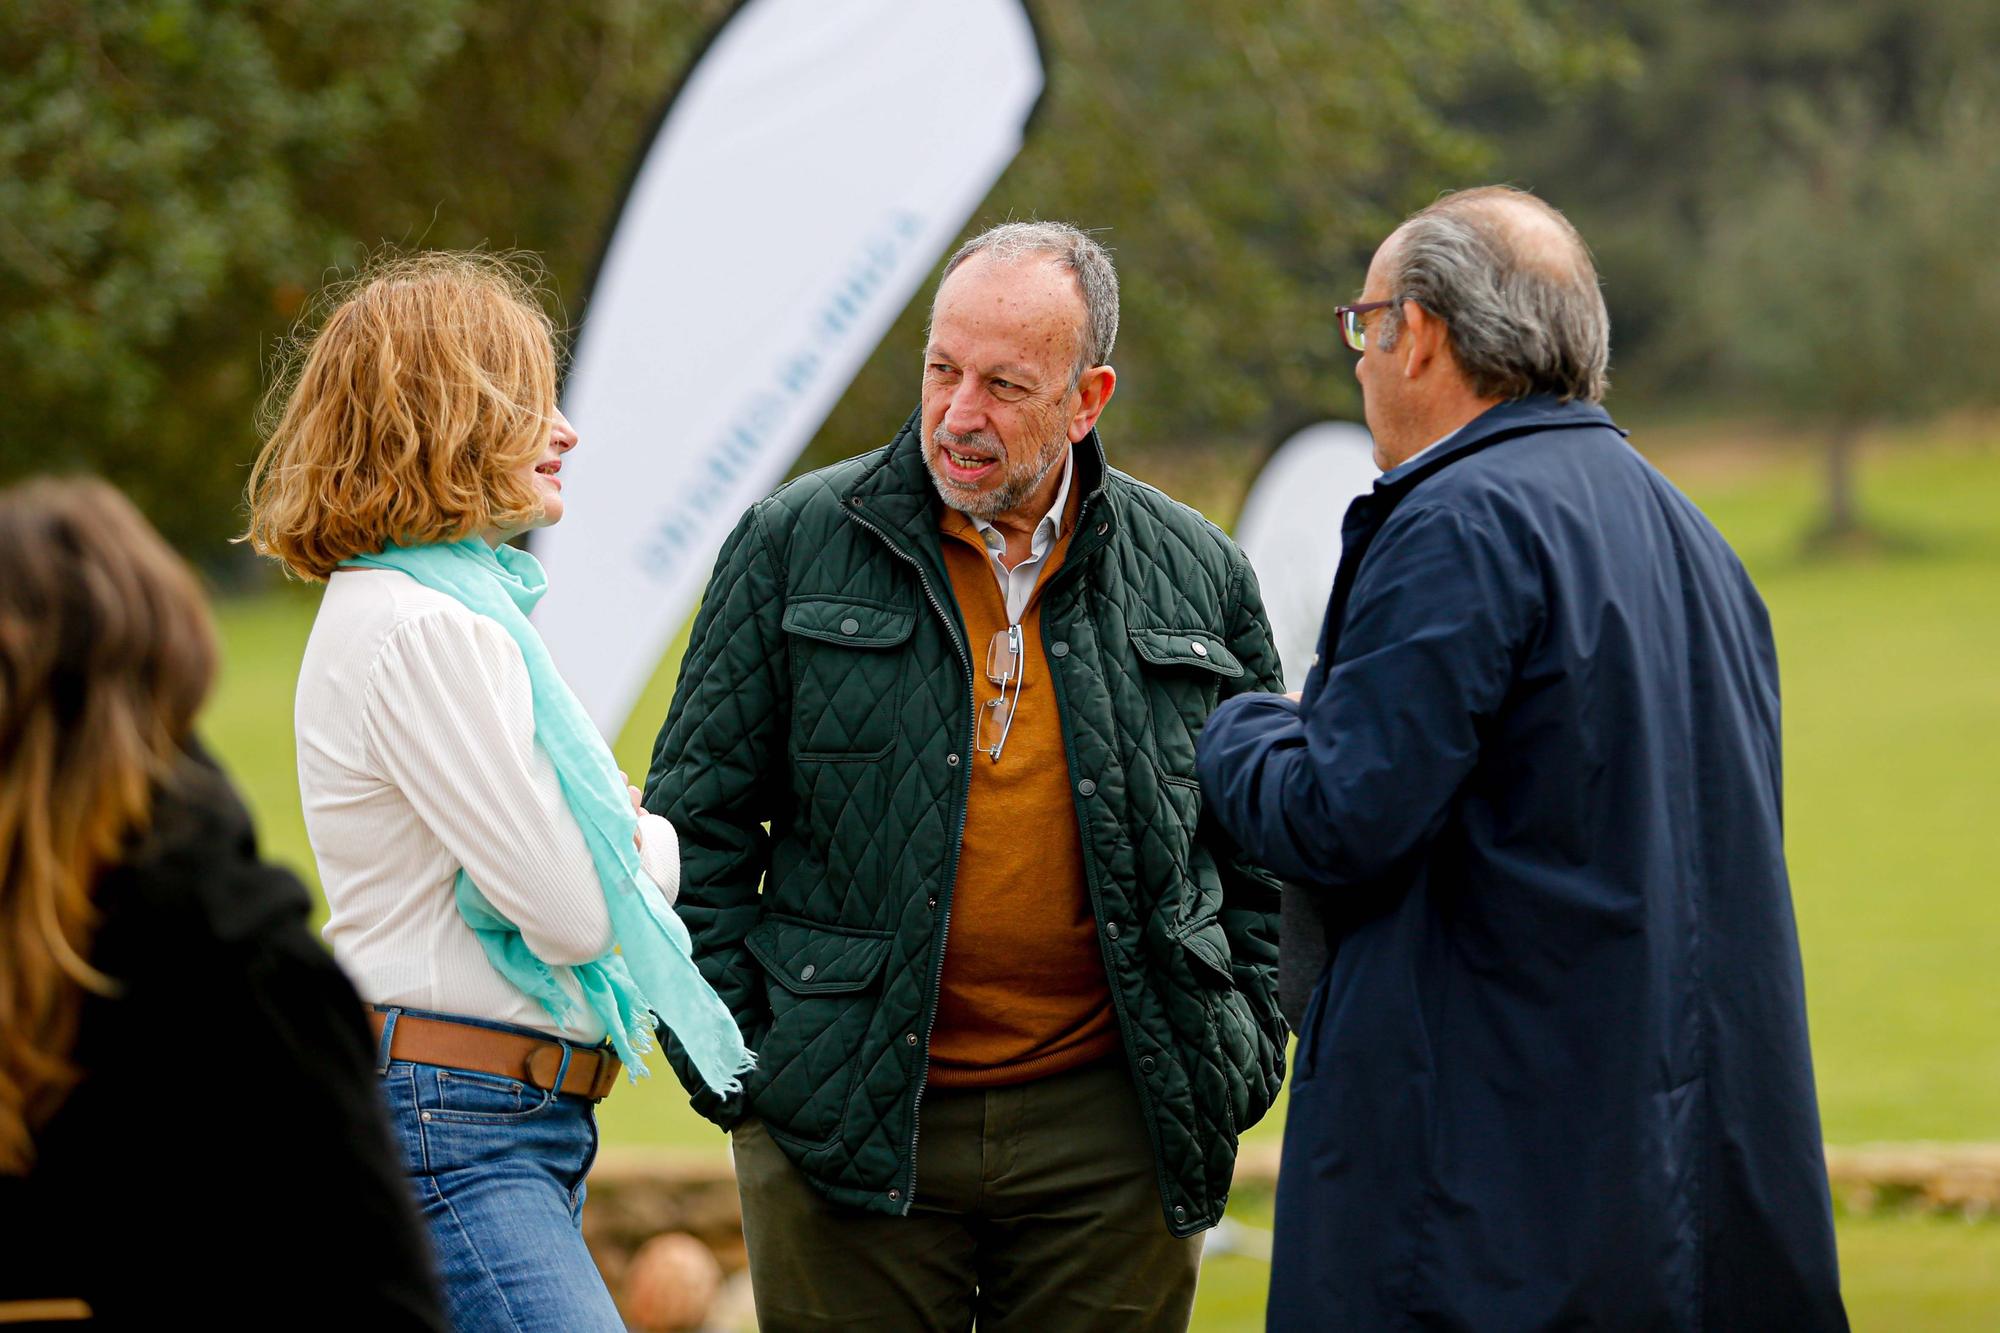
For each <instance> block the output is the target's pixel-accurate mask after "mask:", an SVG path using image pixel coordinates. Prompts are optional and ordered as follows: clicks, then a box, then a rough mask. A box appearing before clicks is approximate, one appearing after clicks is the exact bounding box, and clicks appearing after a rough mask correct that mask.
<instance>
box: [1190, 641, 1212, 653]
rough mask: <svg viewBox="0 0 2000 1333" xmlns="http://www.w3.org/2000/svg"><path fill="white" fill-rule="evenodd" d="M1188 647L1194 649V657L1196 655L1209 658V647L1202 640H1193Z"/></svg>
mask: <svg viewBox="0 0 2000 1333" xmlns="http://www.w3.org/2000/svg"><path fill="white" fill-rule="evenodd" d="M1188 647H1190V648H1192V649H1194V655H1195V656H1196V657H1207V656H1208V645H1207V644H1205V643H1202V642H1201V641H1200V640H1192V641H1190V642H1189V643H1188Z"/></svg>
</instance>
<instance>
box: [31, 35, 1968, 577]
mask: <svg viewBox="0 0 2000 1333" xmlns="http://www.w3.org/2000/svg"><path fill="white" fill-rule="evenodd" d="M730 7H731V6H730V5H729V4H728V3H726V0H687V2H686V3H680V4H673V5H662V4H648V3H641V2H640V0H605V2H604V3H598V4H593V5H588V6H566V5H559V6H550V5H537V4H528V3H525V2H524V0H485V2H484V3H472V2H471V0H369V2H367V3H363V2H362V0H310V2H308V0H273V2H272V3H266V4H259V5H240V4H229V3H219V2H218V0H124V2H123V3H109V2H99V3H81V2H78V0H8V4H7V7H6V22H5V25H4V28H0V385H4V386H5V389H4V395H0V481H4V480H6V479H8V478H11V477H14V476H17V475H20V474H23V473H26V472H30V471H38V470H46V469H49V468H51V467H61V466H83V467H90V468H93V469H95V470H98V471H101V472H104V473H105V474H107V475H109V476H110V477H111V478H112V479H114V480H115V481H117V482H118V483H119V484H121V485H123V486H124V487H126V489H127V490H129V491H130V492H132V493H133V494H134V495H135V496H136V497H138V499H139V500H140V502H141V503H142V504H143V505H144V506H145V508H146V509H147V511H148V513H149V514H150V515H151V516H152V517H153V518H154V520H155V521H156V522H157V523H159V524H160V526H161V527H162V528H163V529H165V530H166V531H167V532H168V534H169V535H170V536H171V537H172V539H173V540H174V541H175V542H176V543H178V544H179V545H180V546H181V547H182V548H183V549H184V550H186V551H188V552H189V553H190V554H191V555H193V556H195V557H196V558H197V559H199V560H200V561H201V562H202V563H203V564H204V565H205V566H207V567H208V568H209V569H210V571H211V573H212V574H213V575H215V576H217V577H220V578H223V579H224V580H225V581H228V580H232V579H234V578H237V577H242V576H244V575H245V574H246V571H247V569H248V566H247V563H246V562H245V561H244V559H243V555H242V552H240V551H236V552H234V553H232V552H231V551H230V550H229V548H228V547H227V546H226V545H225V539H226V538H227V537H228V536H229V535H230V534H231V533H232V532H233V531H235V530H237V528H238V526H239V524H240V499H239V492H240V489H241V484H242V481H243V477H244V470H245V467H246V465H247V463H248V460H249V459H250V457H251V456H252V455H253V453H254V452H255V447H256V442H257V430H256V419H257V403H258V399H259V396H260V394H261V392H262V390H263V386H264V384H265V383H266V382H267V380H268V377H269V367H270V359H271V356H272V354H273V352H274V349H275V348H276V346H277V344H278V342H279V340H280V339H281V338H282V337H283V335H284V334H285V333H286V332H287V330H288V329H290V328H291V326H292V324H293V323H294V321H295V320H296V319H297V317H298V315H299V313H300V311H301V309H302V307H303V306H304V304H305V302H306V301H307V298H308V297H309V296H310V294H311V293H313V292H315V291H317V290H318V289H319V288H320V287H322V286H323V285H324V284H325V282H326V281H327V280H328V279H330V278H332V277H335V276H338V275H339V274H341V273H342V272H346V271H351V270H352V269H353V267H354V266H355V265H356V264H357V263H359V262H360V261H361V260H362V259H364V258H365V257H366V255H367V254H368V253H369V252H370V251H371V250H372V249H373V248H375V247H377V246H380V245H383V244H392V245H397V246H402V247H413V246H472V245H485V246H490V247H495V248H513V247H519V248H524V249H527V250H532V251H535V252H537V253H538V254H540V255H541V256H543V257H544V259H545V260H546V263H547V266H548V272H549V276H550V279H551V282H550V289H551V292H552V295H553V299H554V300H555V301H556V302H557V303H558V306H559V308H558V309H557V311H556V312H555V313H556V314H557V316H558V318H559V319H560V320H561V321H563V322H564V323H565V324H573V323H574V321H575V320H576V319H577V318H579V317H580V316H581V314H582V308H583V303H584V300H585V298H586V295H587V293H586V287H587V283H588V281H589V276H590V273H591V270H592V267H593V265H594V262H595V259H596V256H597V252H598V249H599V247H600V246H601V244H602V241H603V238H604V236H605V234H606V231H607V228H608V223H609V215H610V212H611V210H612V209H613V208H614V207H615V205H616V201H617V199H618V196H619V194H620V192H621V190H622V189H623V186H624V182H625V180H626V179H627V177H628V175H629V172H630V170H631V167H632V164H633V161H634V159H635V155H636V153H637V152H638V151H639V149H640V148H641V147H642V146H643V140H644V138H645V137H646V135H647V134H648V133H649V131H650V128H651V125H652V123H653V120H654V116H655V114H656V113H657V110H658V108H659V107H660V105H661V104H662V102H663V100H664V98H665V96H666V94H667V92H668V91H669V90H670V89H671V88H672V87H673V86H674V85H675V84H676V83H677V81H678V79H679V77H680V75H681V73H682V72H683V71H684V70H685V68H686V67H687V65H688V64H689V62H690V60H691V58H692V56H693V54H694V53H695V52H696V51H697V50H698V49H699V47H700V45H701V43H702V41H703V40H704V39H705V37H706V35H707V34H708V33H709V32H710V31H711V30H712V29H713V28H714V27H715V26H716V25H717V24H719V23H720V22H721V21H722V20H723V19H724V18H725V17H726V16H727V13H728V11H729V9H730ZM1032 8H1033V12H1034V13H1035V16H1036V19H1037V22H1038V24H1039V27H1040V31H1041V35H1042V39H1043V43H1044V46H1045V49H1046V54H1047V58H1048V64H1049V68H1050V75H1051V77H1050V86H1049V89H1048V93H1047V96H1046V98H1045V100H1044V102H1043V105H1042V108H1041V111H1040V113H1039V115H1038V117H1037V121H1036V124H1035V125H1034V127H1033V128H1032V130H1031V133H1030V136H1029V139H1028V144H1027V147H1026V149H1025V150H1024V151H1023V153H1022V154H1021V156H1020V158H1019V159H1018V160H1017V161H1016V162H1015V163H1014V165H1013V167H1012V168H1011V169H1010V170H1009V171H1008V172H1007V173H1006V175H1005V176H1004V177H1003V178H1002V180H1001V181H1000V182H999V184H998V185H997V186H996V188H995V189H994V190H993V192H992V194H991V196H990V197H989V198H988V200H987V201H986V203H985V205H984V206H983V207H982V208H981V209H980V210H979V213H978V214H977V215H976V216H975V218H974V220H973V224H974V225H975V226H976V225H983V224H986V223H989V222H992V221H996V220H1000V219H1002V218H1007V217H1033V216H1040V217H1062V218H1067V219H1071V220H1075V221H1077V222H1080V223H1081V224H1083V225H1086V226H1090V227H1093V228H1099V229H1101V230H1102V235H1103V236H1104V238H1105V239H1106V240H1107V242H1108V243H1109V244H1110V245H1111V246H1113V247H1114V249H1115V251H1116V254H1117V257H1118V260H1119V263H1120V267H1121V271H1122V274H1123V280H1124V285H1125V321H1124V332H1123V334H1122V336H1121V339H1120V345H1119V349H1118V355H1117V361H1118V364H1119V367H1120V370H1121V372H1122V379H1121V390H1122V392H1121V394H1120V406H1119V410H1118V414H1117V420H1116V421H1115V422H1114V423H1113V424H1112V432H1113V435H1112V443H1113V447H1114V448H1115V449H1116V450H1117V451H1118V452H1119V455H1120V457H1121V458H1123V459H1125V460H1127V461H1132V460H1136V459H1143V458H1148V457H1152V456H1172V455H1174V454H1176V453H1179V454H1189V453H1202V454H1206V455H1211V456H1212V455H1214V454H1216V453H1218V452H1220V453H1222V454H1224V455H1227V456H1229V457H1232V458H1240V459H1241V460H1242V461H1241V463H1240V469H1241V470H1244V471H1247V469H1248V468H1249V466H1250V464H1251V461H1252V460H1254V459H1255V458H1257V457H1258V456H1260V455H1261V454H1262V453H1263V451H1264V450H1266V449H1267V448H1268V447H1269V445H1270V443H1271V442H1272V441H1273V439H1274V438H1275V437H1276V436H1277V435H1279V434H1281V433H1283V432H1284V431H1285V430H1287V429H1289V428H1290V427H1293V426H1296V425H1298V424H1302V423H1303V422H1305V421H1307V420H1311V419H1316V418H1319V417H1323V416H1327V415H1342V416H1354V415H1357V414H1358V411H1359V403H1358V398H1357V396H1356V391H1355V386H1354V382H1353V380H1352V377H1351V375H1350V374H1349V365H1348V361H1347V354H1346V352H1345V351H1344V350H1343V349H1342V348H1341V346H1340V345H1339V342H1338V340H1337V338H1335V337H1334V335H1333V332H1332V323H1331V320H1330V318H1329V316H1328V310H1329V309H1330V307H1331V306H1332V305H1333V304H1334V303H1336V302H1337V301H1339V300H1341V299H1343V298H1344V297H1346V296H1347V295H1348V294H1349V293H1351V292H1352V291H1354V290H1356V289H1357V288H1358V285H1359V282H1360V277H1361V274H1362V271H1363V270H1364V268H1365V265H1366V260H1367V257H1368V254H1369V252H1370V251H1371V249H1372V247H1373V246H1374V244H1375V243H1376V242H1377V241H1378V240H1379V239H1380V238H1381V236H1382V235H1383V234H1384V233H1385V232H1386V231H1387V230H1388V229H1389V228H1390V227H1391V226H1393V224H1394V222H1395V221H1396V219H1397V218H1399V217H1400V216H1402V215H1403V214H1404V213H1406V212H1407V211H1409V210H1410V209H1412V208H1414V207H1417V206H1420V205H1421V204H1423V203H1424V202H1426V201H1428V200H1429V199H1431V198H1433V197H1435V195H1436V194H1437V193H1438V192H1439V191H1440V190H1442V189H1445V188H1449V187H1452V186H1458V185H1464V184H1469V183H1477V182H1481V181H1485V180H1490V179H1506V180H1512V181H1515V182H1518V183H1521V184H1524V185H1528V186H1530V187H1532V188H1534V189H1536V190H1538V191H1540V192H1542V193H1543V194H1544V195H1545V196H1546V197H1548V198H1550V199H1551V200H1552V201H1554V202H1556V203H1557V204H1558V205H1560V206H1562V207H1564V208H1565V209H1567V210H1568V211H1569V212H1570V214H1571V215H1572V217H1573V218H1574V219H1575V220H1576V221H1577V223H1578V225H1579V226H1580V227H1581V229H1582V230H1583V232H1584V234H1585V236H1586V237H1588V238H1589V239H1590V240H1591V242H1592V243H1593V244H1594V246H1595V247H1596V249H1597V251H1598V255H1599V259H1600V262H1601V267H1602V269H1603V272H1604V277H1605V280H1606V286H1607V291H1608V293H1609V297H1610V301H1611V305H1612V311H1613V318H1614V329H1615V339H1616V341H1615V352H1614V355H1615V366H1614V373H1615V376H1616V381H1617V388H1616V390H1615V394H1614V399H1613V405H1614V407H1615V408H1616V409H1618V410H1621V411H1630V410H1635V409H1636V410H1638V411H1640V412H1642V413H1657V411H1660V410H1668V411H1675V412H1685V411H1686V410H1689V409H1690V408H1695V409H1703V410H1706V409H1715V410H1746V409H1747V410H1760V411H1766V412H1770V413H1776V414H1782V415H1783V416H1784V417H1785V418H1786V419H1787V420H1789V421H1793V422H1802V423H1810V424H1812V425H1813V426H1814V427H1815V428H1816V429H1818V430H1819V431H1820V432H1821V434H1822V436H1823V438H1824V440H1825V443H1826V458H1827V460H1828V462H1827V468H1826V477H1827V481H1826V488H1827V497H1828V499H1827V504H1826V506H1825V513H1824V515H1823V517H1822V519H1821V521H1820V523H1819V524H1818V527H1819V528H1821V529H1823V530H1824V531H1825V532H1827V533H1831V534H1834V535H1842V534H1851V533H1853V532H1854V531H1856V530H1857V529H1861V530H1864V531H1865V526H1866V525H1865V513H1864V510H1863V507H1862V505H1861V503H1860V502H1859V501H1858V500H1857V499H1856V497H1855V495H1854V487H1853V484H1852V476H1853V470H1852V466H1851V459H1852V455H1853V445H1854V441H1855V439H1856V438H1857V436H1858V434H1859V432H1860V431H1861V430H1863V429H1865V428H1866V427H1868V426H1870V425H1872V424H1876V423H1880V422H1884V421H1890V420H1894V419H1897V418H1904V417H1908V416H1910V415H1912V414H1921V413H1931V412H1936V411H1939V410H1942V409H1946V408H1952V407H1961V406H1967V405H1974V404H1979V403H1983V402H1990V401H1991V400H1992V399H1993V398H1994V396H1995V394H1996V392H2000V390H1996V385H2000V379H1996V378H1995V377H1993V376H1991V375H1989V374H1987V373H1986V372H1985V366H1984V365H1983V363H1982V352H1983V340H1982V338H1981V337H1980V336H1979V335H1980V333H1981V332H1983V331H1984V330H1986V329H1989V328H1991V327H1993V324H1994V321H1995V317H1996V313H2000V269H1996V267H1995V266H1994V265H1993V264H1992V263H1990V262H1989V260H1988V250H1989V249H1990V246H1988V244H1987V243H1986V240H1985V233H1986V229H1987V226H1988V222H1987V219H1989V218H1990V217H1992V216H1993V215H1994V212H1995V205H1996V204H2000V153H1995V152H1994V151H1992V148H1993V144H1992V142H1991V140H1992V134H1991V126H1992V125H1993V123H1994V113H1995V111H1996V110H2000V105H1996V95H1995V88H1996V86H2000V83H1996V76H1995V74H1994V72H1993V70H1992V62H1991V60H1990V59H1989V58H1988V57H1989V55H1990V53H1991V51H1992V50H1993V49H1994V46H1995V39H1996V38H2000V5H1996V4H1994V3H1991V0H1980V2H1970V0H1968V2H1965V3H1958V4H1953V5H1936V4H1932V3H1927V0H1812V2H1811V3H1808V2H1807V0H1762V2H1761V3H1757V4H1750V5H1746V4H1741V3H1724V2H1723V0H1672V2H1671V3H1657V2H1656V0H1607V2H1606V3H1597V4H1588V5H1586V4H1583V3H1580V0H1290V2H1289V3H1245V4H1238V5H1228V6H1216V5H1209V4H1204V3H1200V2H1199V0H1097V2H1096V3H1093V4H1090V5H1068V4H1051V3H1044V4H1035V5H1033V7H1032ZM940 78H941V76H940V75H939V74H938V72H936V71H925V70H912V71H910V88H909V94H910V99H911V105H912V107H913V109H914V110H915V111H916V112H917V113H919V114H925V115H946V116H948V115H949V114H950V106H949V98H948V96H947V94H946V91H945V90H944V89H943V88H942V87H941V85H940ZM927 300H928V293H927V292H926V293H924V294H922V295H920V296H919V298H918V299H917V300H916V301H915V302H914V303H913V304H912V306H911V308H910V309H909V310H908V311H906V312H905V314H904V316H903V317H902V319H901V320H899V322H898V323H897V325H896V327H895V328H894V329H893V330H892V332H891V333H890V335H889V336H888V337H887V338H886V339H885V340H884V342H883V344H882V346H881V348H880V349H879V350H878V352H877V353H876V355H875V356H874V358H873V359H872V360H871V361H870V363H869V364H868V366H867V368H866V369H865V370H864V372H863V373H862V374H861V375H860V376H859V378H858V379H857V380H856V382H855V384H854V386H853V387H852V389H851V390H850V391H849V393H848V394H847V395H846V397H845V399H844V400H843V401H842V402H841V404H840V405H839V407H838V408H836V410H835V411H834V413H833V415H832V417H831V418H830V420H829V421H828V423H827V425H826V427H825V428H824V429H823V430H822V431H821V432H820V434H819V437H818V438H817V439H816V440H815V442H814V444H813V446H812V448H811V449H810V450H809V451H808V453H807V455H806V457H805V459H804V460H803V461H802V463H801V466H802V467H804V466H811V465H816V464H818V463H822V462H825V461H829V460H830V459H832V458H836V457H839V456H842V455H845V454H848V453H852V452H856V451H858V450H860V449H863V448H867V447H872V446H873V445H874V444H876V443H878V442H880V440H881V439H883V438H886V434H887V432H888V431H889V430H891V429H893V427H894V426H895V425H896V423H898V422H900V420H901V419H902V417H903V415H904V414H905V412H906V410H907V408H908V405H909V404H910V403H911V402H912V401H913V399H914V392H915V375H914V372H913V370H912V365H913V362H914V359H915V354H916V349H917V347H918V345H919V340H920V337H921V327H922V317H923V313H924V309H925V303H926V302H927Z"/></svg>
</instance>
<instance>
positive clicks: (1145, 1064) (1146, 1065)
mask: <svg viewBox="0 0 2000 1333" xmlns="http://www.w3.org/2000/svg"><path fill="white" fill-rule="evenodd" d="M1154 1064H1155V1061H1154V1059H1153V1057H1152V1056H1150V1055H1142V1056H1140V1057H1139V1072H1140V1073H1142V1074H1150V1073H1152V1072H1153V1068H1154Z"/></svg>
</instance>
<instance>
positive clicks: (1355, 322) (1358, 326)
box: [1333, 301, 1396, 352]
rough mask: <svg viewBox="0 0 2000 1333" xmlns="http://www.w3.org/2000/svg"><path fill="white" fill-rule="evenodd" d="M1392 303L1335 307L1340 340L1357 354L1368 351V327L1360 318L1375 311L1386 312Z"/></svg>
mask: <svg viewBox="0 0 2000 1333" xmlns="http://www.w3.org/2000/svg"><path fill="white" fill-rule="evenodd" d="M1394 304H1396V303H1395V302H1394V301H1362V302H1360V303H1359V304H1357V305H1337V306H1335V307H1334V308H1333V313H1334V316H1335V317H1336V318H1337V319H1339V320H1340V340H1341V341H1342V342H1344V343H1346V344H1347V345H1348V346H1349V347H1351V348H1353V349H1354V350H1355V351H1357V352H1365V351H1367V350H1368V327H1367V325H1365V324H1363V323H1362V322H1361V317H1362V316H1363V315H1366V314H1370V313H1372V312H1374V311H1377V310H1387V309H1388V308H1389V307H1390V306H1392V305H1394Z"/></svg>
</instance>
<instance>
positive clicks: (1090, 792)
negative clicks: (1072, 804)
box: [1076, 778, 1097, 796]
mask: <svg viewBox="0 0 2000 1333" xmlns="http://www.w3.org/2000/svg"><path fill="white" fill-rule="evenodd" d="M1076 791H1077V795H1079V796H1095V795H1097V784H1096V783H1095V782H1092V781H1091V780H1090V779H1089V778H1085V779H1084V780H1083V781H1081V782H1079V783H1077V784H1076Z"/></svg>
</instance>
